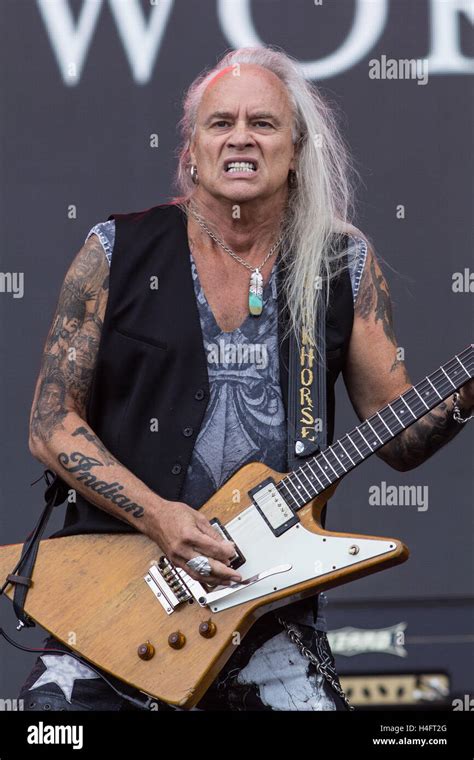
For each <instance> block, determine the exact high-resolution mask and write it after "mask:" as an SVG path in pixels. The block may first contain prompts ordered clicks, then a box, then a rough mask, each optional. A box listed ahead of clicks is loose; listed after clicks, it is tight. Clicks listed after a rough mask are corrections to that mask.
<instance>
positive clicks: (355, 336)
mask: <svg viewBox="0 0 474 760" xmlns="http://www.w3.org/2000/svg"><path fill="white" fill-rule="evenodd" d="M356 234H358V235H359V236H360V235H361V233H360V232H359V231H358V230H357V231H356ZM397 348H398V347H397V340H396V337H395V334H394V330H393V325H392V308H391V302H390V295H389V292H388V288H387V283H386V281H385V278H384V276H383V274H382V272H381V269H380V266H379V264H378V262H377V259H376V256H375V254H374V251H373V250H372V248H371V247H370V245H368V253H367V260H366V263H365V267H364V272H363V275H362V279H361V283H360V288H359V292H358V294H357V299H356V302H355V305H354V325H353V329H352V335H351V341H350V344H349V353H348V357H347V362H346V366H345V369H344V381H345V384H346V387H347V390H348V393H349V397H350V399H351V401H352V404H353V406H354V409H355V410H356V412H357V415H358V417H359V419H360V420H363V419H366V418H367V417H370V416H371V415H372V414H374V413H375V412H376V411H377V410H378V409H380V408H381V407H382V406H385V404H387V403H389V402H390V401H391V400H392V399H393V398H395V397H396V396H398V395H400V394H401V393H403V392H404V391H405V390H407V388H409V387H410V386H411V385H412V382H411V380H410V378H409V376H408V372H407V370H406V367H405V364H404V362H403V361H402V359H401V358H400V357H399V351H398V350H397ZM473 395H474V389H473V382H472V381H470V382H469V383H467V384H466V385H465V386H463V388H462V389H461V390H460V400H459V403H460V407H461V410H462V412H463V414H466V413H470V412H469V410H470V409H472V406H473V403H474V399H473ZM452 409H453V399H452V396H450V397H449V398H448V399H446V401H444V402H442V403H441V404H439V406H437V407H435V408H434V409H432V410H431V412H428V413H427V414H426V415H424V416H423V417H421V418H420V419H419V420H418V421H417V422H414V423H413V424H412V425H411V426H410V427H408V428H407V429H406V430H404V431H403V432H402V433H400V434H399V435H398V436H397V437H396V438H394V439H393V440H392V441H390V442H389V443H387V444H386V445H385V446H383V447H382V448H380V449H379V450H378V451H377V455H378V456H379V457H380V458H381V459H383V460H384V461H385V462H387V463H388V464H389V465H390V466H391V467H393V468H394V469H396V470H400V471H402V472H403V471H406V470H411V469H413V468H414V467H417V466H418V465H420V464H421V463H422V462H424V461H425V460H426V459H428V458H429V457H430V456H432V455H433V454H434V453H435V452H436V451H437V450H438V449H440V448H441V447H442V446H444V445H445V444H446V443H447V442H448V441H450V440H451V439H452V438H454V436H455V435H457V434H458V433H459V432H460V431H461V430H462V428H463V426H462V425H460V424H459V423H457V422H456V421H455V420H454V419H453V415H452Z"/></svg>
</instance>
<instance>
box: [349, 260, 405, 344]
mask: <svg viewBox="0 0 474 760" xmlns="http://www.w3.org/2000/svg"><path fill="white" fill-rule="evenodd" d="M367 263H368V264H369V267H368V269H367V268H366V269H365V271H364V274H363V276H362V281H361V285H360V290H359V293H358V297H357V300H356V304H355V311H356V312H357V313H358V314H359V315H360V316H361V317H362V319H369V317H373V318H374V319H375V322H376V323H377V322H378V321H379V320H380V321H381V322H382V327H383V331H384V333H385V335H386V336H387V338H388V339H389V341H390V342H391V343H393V344H394V345H395V346H396V345H397V340H396V338H395V335H394V332H393V327H392V304H391V302H390V296H389V293H388V289H387V285H386V283H385V278H384V276H383V274H382V272H381V271H380V267H379V266H378V264H377V265H376V260H375V256H373V255H370V256H369V261H368V262H367Z"/></svg>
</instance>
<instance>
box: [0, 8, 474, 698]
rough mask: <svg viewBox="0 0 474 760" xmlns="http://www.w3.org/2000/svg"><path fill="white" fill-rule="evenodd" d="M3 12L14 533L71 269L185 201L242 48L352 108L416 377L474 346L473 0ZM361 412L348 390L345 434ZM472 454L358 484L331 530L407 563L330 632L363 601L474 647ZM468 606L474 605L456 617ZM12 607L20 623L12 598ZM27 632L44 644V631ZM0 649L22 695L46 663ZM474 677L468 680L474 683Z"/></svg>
mask: <svg viewBox="0 0 474 760" xmlns="http://www.w3.org/2000/svg"><path fill="white" fill-rule="evenodd" d="M0 20H1V27H2V31H3V34H2V45H1V48H0V56H1V66H0V76H1V77H2V86H1V99H2V100H1V119H0V130H1V167H2V171H1V185H0V192H1V202H0V225H1V227H0V234H1V260H2V264H1V270H2V273H22V274H23V277H24V293H23V296H22V297H21V298H20V297H18V298H15V297H13V293H11V292H7V291H8V288H3V290H4V291H6V292H1V293H0V309H1V313H2V322H1V324H2V327H1V330H0V341H1V349H0V350H1V358H2V373H1V379H0V382H1V388H0V392H1V408H2V421H3V422H2V430H3V444H4V445H3V446H2V458H1V478H0V483H1V499H2V509H1V525H0V543H13V542H18V541H21V540H23V538H24V537H25V535H26V533H27V532H28V531H29V530H30V528H31V526H32V524H33V521H34V520H36V516H37V514H38V511H39V508H40V505H41V501H42V489H41V486H38V485H37V486H35V487H33V488H31V487H30V485H29V484H30V482H31V481H33V480H34V479H35V478H37V477H38V476H39V475H40V474H41V466H40V465H39V464H38V463H36V462H35V461H34V460H33V459H32V457H31V456H30V454H29V451H28V445H27V437H28V415H29V409H30V405H31V399H32V393H33V388H34V381H35V378H36V374H37V371H38V367H39V361H40V354H41V351H42V346H43V342H44V339H45V336H46V333H47V329H48V325H49V322H50V319H51V316H52V313H53V309H54V306H55V301H56V298H57V294H58V289H59V286H60V283H61V281H62V278H63V276H64V273H65V271H66V269H67V267H68V265H69V263H70V261H71V259H72V257H73V255H74V254H75V253H76V251H77V250H78V249H79V248H80V246H81V245H82V242H83V240H84V238H85V236H86V234H87V232H88V230H89V229H90V227H92V225H93V224H94V223H96V222H97V221H100V220H104V219H105V218H106V217H107V216H108V215H109V214H110V213H112V212H120V211H132V210H139V209H142V208H147V207H149V206H152V205H155V204H156V203H160V202H166V201H167V200H168V199H169V198H170V196H171V195H172V194H173V188H172V186H171V181H172V176H173V171H174V167H175V160H176V148H177V130H176V123H177V120H178V118H179V116H180V105H181V99H182V96H183V93H184V91H185V88H186V87H187V86H188V84H189V83H190V82H191V80H192V79H193V78H194V77H195V76H196V75H197V74H198V72H200V71H201V70H202V69H203V68H204V67H206V66H210V65H212V64H213V63H214V62H215V61H216V60H217V59H218V58H219V57H220V56H221V55H222V54H223V53H224V52H225V51H226V50H227V49H229V48H232V47H238V46H241V45H245V44H248V43H255V42H258V41H260V42H262V43H270V44H275V45H280V46H281V47H283V48H284V49H285V50H286V51H287V52H289V53H290V54H292V55H294V56H295V57H296V58H298V59H299V60H300V61H301V62H302V63H304V64H305V65H306V67H307V69H306V70H307V75H308V77H309V78H311V79H312V80H313V81H317V82H318V83H319V85H320V87H321V88H322V90H323V92H324V93H325V94H326V95H327V96H328V98H329V99H330V100H331V102H332V103H333V104H334V105H335V107H336V108H337V109H338V111H339V113H340V118H341V122H342V126H343V131H344V134H345V136H346V138H347V140H348V142H349V144H350V146H351V148H352V150H353V153H354V156H355V159H356V162H357V166H358V168H359V171H360V173H361V177H362V180H363V181H362V184H361V186H360V188H359V194H358V207H357V210H358V213H357V218H356V220H355V221H356V224H357V226H358V227H360V228H361V229H362V230H364V231H365V232H366V233H367V234H369V235H370V236H371V238H372V239H373V241H374V242H375V246H376V250H377V252H378V254H379V256H380V257H381V259H382V261H383V262H384V270H385V274H386V276H387V279H388V281H389V285H390V288H391V293H392V299H393V304H394V317H395V326H396V332H397V337H398V341H399V345H400V346H401V347H403V348H404V350H405V360H406V363H407V366H408V369H409V372H410V375H411V378H412V380H413V382H416V381H417V380H419V379H421V377H422V376H424V375H425V374H427V373H428V372H431V371H433V370H434V369H436V368H437V367H438V366H439V365H440V364H441V363H443V362H445V361H447V360H448V358H450V357H451V356H452V355H453V354H454V353H455V352H459V351H460V350H462V349H463V348H464V347H465V346H466V345H467V344H468V343H469V342H470V340H471V339H472V335H471V325H472V315H473V314H472V298H473V296H472V293H471V292H469V290H468V289H466V290H465V291H464V292H454V291H453V287H452V282H453V274H454V273H456V272H464V270H465V268H468V269H469V271H471V270H472V269H473V262H472V253H471V251H472V230H471V216H472V214H471V209H472V201H473V183H472V176H473V166H472V163H473V161H472V127H473V118H472V117H473V113H472V109H473V106H472V103H473V100H472V74H473V73H474V63H473V61H474V59H473V58H472V56H473V55H474V51H473V40H472V24H473V23H474V10H473V6H472V4H469V3H468V2H464V3H463V2H458V1H457V0H452V2H447V3H446V2H445V1H444V0H432V2H428V0H392V1H391V2H388V0H387V2H385V0H357V1H356V0H324V1H323V2H322V4H318V3H317V2H316V3H315V2H312V1H311V0H286V1H285V0H254V1H253V2H242V1H241V0H223V2H218V1H216V0H199V2H197V1H196V2H195V1H194V0H175V2H172V0H169V2H164V1H161V2H157V3H156V2H145V0H143V1H142V0H104V1H103V2H102V1H101V0H89V2H87V1H86V0H81V1H79V0H77V1H74V2H73V0H70V2H67V0H0ZM383 55H385V56H387V58H393V59H397V60H398V59H405V58H422V59H428V66H429V68H428V72H429V80H428V83H427V84H425V85H421V84H418V83H417V81H416V80H414V79H379V80H377V79H372V78H370V77H369V68H370V64H369V61H370V60H371V59H381V56H383ZM152 134H158V138H159V146H158V147H157V148H152V147H150V135H152ZM399 205H403V206H404V209H405V217H404V218H403V219H400V218H397V207H398V206H399ZM71 209H73V213H72V214H71ZM71 217H72V218H71ZM3 282H5V279H4V280H3ZM473 287H474V286H473ZM354 422H355V414H354V412H353V410H352V408H351V406H350V404H349V402H348V400H347V397H346V395H345V390H344V387H343V386H342V384H341V385H340V386H339V389H338V406H337V430H336V433H337V434H342V433H343V432H345V431H346V430H347V429H349V426H352V425H353V424H354ZM467 427H469V426H467ZM472 453H473V449H472V429H471V430H469V429H468V430H463V431H462V433H461V435H460V436H459V437H458V438H457V439H456V440H455V441H454V442H453V443H451V444H450V445H449V446H448V447H447V448H446V449H444V450H443V451H442V452H439V453H438V454H436V455H435V456H434V458H433V459H431V460H430V461H428V462H427V463H425V464H424V465H423V466H421V467H420V468H418V469H416V470H414V471H412V472H409V473H402V474H401V473H397V472H395V471H393V470H391V469H389V468H388V467H387V466H386V465H384V464H383V463H382V462H381V461H379V460H378V459H376V458H373V459H371V460H369V462H368V463H366V464H365V465H364V466H362V467H361V468H359V469H358V470H357V471H356V473H353V474H352V475H351V476H350V477H349V478H347V479H346V480H345V481H343V483H342V484H341V486H340V487H339V489H338V491H337V494H336V495H335V497H334V499H333V500H332V501H331V504H330V506H329V509H328V527H329V529H334V530H343V531H348V532H352V531H353V532H361V533H363V532H366V533H368V534H371V535H386V536H398V537H400V538H402V539H403V540H404V541H405V542H406V543H407V544H408V546H409V547H410V549H411V552H412V554H411V559H410V561H409V562H408V563H406V564H405V565H403V566H401V567H399V568H396V569H393V570H389V571H386V572H384V573H382V574H380V575H375V576H373V577H372V578H368V579H365V580H361V581H358V582H357V583H354V584H351V585H350V586H347V587H345V588H341V589H337V590H334V591H332V592H331V593H330V602H331V604H330V607H329V609H328V616H329V627H330V628H331V627H335V624H334V623H333V622H332V620H331V609H334V610H335V612H334V615H335V617H334V618H333V620H334V621H336V622H337V625H340V624H341V622H345V623H346V624H348V625H351V624H356V622H355V621H356V618H355V617H354V616H353V614H352V612H351V610H354V609H355V608H356V606H357V605H360V606H361V608H362V607H363V608H364V610H365V612H364V617H363V625H364V626H365V627H370V626H371V625H374V626H379V627H383V626H384V625H390V624H392V623H393V622H397V621H399V620H401V619H404V618H403V613H402V612H399V611H398V610H399V607H400V605H403V604H405V603H406V604H410V605H411V610H412V611H414V614H415V617H416V615H418V619H419V622H420V624H421V621H422V620H423V619H424V615H425V611H426V609H427V605H428V606H429V607H430V609H431V610H433V609H434V610H435V613H434V618H430V620H432V622H431V623H430V627H431V629H432V628H433V627H435V628H436V626H437V624H438V623H439V625H440V627H444V629H446V630H447V632H448V633H451V634H461V633H462V634H463V635H465V641H469V640H471V641H472V639H473V636H472V619H473V618H472V600H473V573H472V570H473V565H472V520H473V518H472V506H473V479H472ZM381 481H385V482H386V483H388V484H394V485H403V484H407V485H420V486H428V495H429V503H428V509H427V510H426V511H420V510H418V509H417V508H416V506H405V507H403V506H398V507H395V506H379V507H376V506H371V505H370V504H369V488H370V486H372V485H374V484H375V485H380V483H381ZM61 519H62V518H61V516H59V515H58V516H57V517H56V519H55V522H54V523H53V525H57V524H58V523H59V522H60V520H61ZM389 602H390V603H392V605H393V606H392V607H390V606H388V607H387V609H388V612H387V613H386V615H385V616H383V618H382V620H381V619H380V615H379V616H378V617H376V613H377V609H380V608H381V606H382V607H383V608H384V609H385V608H386V606H387V605H388V603H389ZM396 605H398V608H397V607H396ZM453 605H454V606H456V609H457V610H458V609H461V610H462V611H464V612H465V613H466V614H465V615H464V616H461V618H460V620H461V622H459V620H458V621H457V622H456V623H453V624H452V625H451V624H450V622H449V621H450V619H453V620H454V616H453V615H454V613H453V612H452V609H453ZM394 610H397V611H395V612H394ZM0 611H1V621H2V623H1V624H2V625H4V624H5V625H6V626H7V628H8V629H9V630H13V628H14V627H13V623H14V620H13V613H12V610H11V608H10V605H9V603H8V602H6V601H5V600H2V604H1V605H0ZM372 613H373V614H372ZM357 620H358V621H359V618H357ZM433 620H434V622H433ZM359 622H360V621H359ZM456 626H457V627H456ZM461 629H462V630H461ZM466 634H467V638H466ZM17 636H18V637H21V640H22V641H23V642H24V643H26V644H29V645H35V643H36V644H38V643H39V641H40V638H39V632H38V630H36V631H34V632H32V633H31V632H28V633H25V632H23V633H22V634H17ZM465 653H466V650H465V649H462V650H461V649H459V650H458V654H459V656H462V657H463V658H464V657H465ZM454 656H455V655H453V657H454ZM0 658H1V659H0V662H1V668H0V697H14V696H15V695H16V691H17V688H18V685H19V684H20V682H21V680H22V678H23V677H24V675H25V674H26V672H27V670H28V668H29V667H30V665H31V662H32V657H31V656H28V655H20V654H18V653H14V652H13V650H12V651H10V650H9V649H7V645H6V644H4V643H1V642H0ZM466 673H467V675H466ZM464 676H465V680H464V682H463V683H464V684H466V688H467V687H468V686H469V683H472V674H469V670H465V671H464Z"/></svg>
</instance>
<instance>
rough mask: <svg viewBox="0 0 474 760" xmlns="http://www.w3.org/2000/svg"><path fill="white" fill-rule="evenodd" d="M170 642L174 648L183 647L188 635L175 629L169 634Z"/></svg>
mask: <svg viewBox="0 0 474 760" xmlns="http://www.w3.org/2000/svg"><path fill="white" fill-rule="evenodd" d="M168 644H169V645H170V647H171V648H172V649H182V648H183V647H184V645H185V644H186V636H185V635H184V633H181V631H174V632H173V633H170V635H169V636H168Z"/></svg>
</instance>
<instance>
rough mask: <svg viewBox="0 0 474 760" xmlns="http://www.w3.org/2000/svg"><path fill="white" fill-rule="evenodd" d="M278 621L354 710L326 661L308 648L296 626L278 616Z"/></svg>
mask: <svg viewBox="0 0 474 760" xmlns="http://www.w3.org/2000/svg"><path fill="white" fill-rule="evenodd" d="M277 619H278V622H279V623H280V624H281V625H282V626H283V628H284V629H285V630H286V632H287V634H288V636H289V638H290V639H291V641H292V642H293V643H294V644H296V646H297V647H298V649H299V650H300V652H301V654H302V655H303V657H306V659H307V660H309V661H310V662H311V663H312V664H313V665H314V666H315V668H316V670H317V671H318V673H319V674H320V675H322V676H323V678H324V679H325V680H326V681H327V683H328V684H329V685H330V686H331V687H332V688H333V689H334V691H335V692H336V694H337V695H338V696H339V697H340V698H341V699H342V701H343V702H344V704H345V705H346V707H347V709H348V710H354V709H355V707H354V705H351V704H350V702H349V700H348V698H347V697H346V695H345V693H344V691H343V690H342V688H341V685H340V683H339V681H338V679H337V678H335V677H334V676H333V675H331V673H330V672H329V668H328V666H327V664H326V663H324V662H323V661H320V660H318V658H317V657H316V655H315V654H314V653H313V652H311V650H310V649H308V647H307V646H305V644H304V643H303V641H302V639H301V637H300V636H299V634H298V631H297V630H296V628H293V626H291V625H289V624H288V623H286V622H285V621H284V620H282V619H281V618H280V617H279V618H277Z"/></svg>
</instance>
